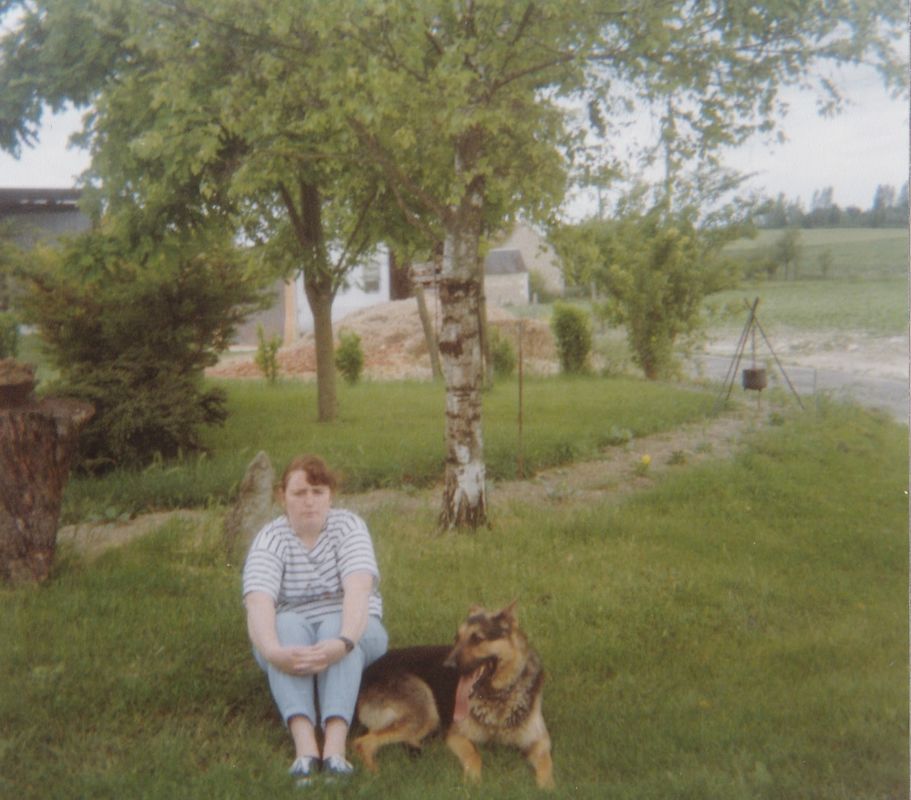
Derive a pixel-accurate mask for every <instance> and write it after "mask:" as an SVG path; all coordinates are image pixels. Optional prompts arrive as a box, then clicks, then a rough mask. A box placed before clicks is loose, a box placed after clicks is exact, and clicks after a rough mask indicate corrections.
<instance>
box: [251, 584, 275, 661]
mask: <svg viewBox="0 0 911 800" xmlns="http://www.w3.org/2000/svg"><path fill="white" fill-rule="evenodd" d="M244 605H246V607H247V633H248V635H249V636H250V641H251V642H252V643H253V646H254V647H255V648H256V649H257V651H258V652H259V654H260V655H261V656H262V657H263V658H264V659H266V661H272V657H273V656H274V655H275V652H276V651H277V650H278V649H279V648H280V647H281V643H280V642H279V641H278V633H277V632H276V630H275V601H274V600H273V599H272V598H271V597H270V596H269V595H267V594H266V593H265V592H250V593H249V594H247V595H246V596H245V597H244Z"/></svg>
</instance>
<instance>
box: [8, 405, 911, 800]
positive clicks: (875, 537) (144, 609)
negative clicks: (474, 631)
mask: <svg viewBox="0 0 911 800" xmlns="http://www.w3.org/2000/svg"><path fill="white" fill-rule="evenodd" d="M907 463H908V453H907V432H906V430H905V429H904V428H903V427H900V426H897V425H895V424H893V423H891V422H890V421H888V420H887V419H885V418H884V417H879V416H875V415H869V414H865V413H862V412H860V411H857V410H854V409H851V408H844V407H840V406H831V407H829V406H823V407H822V413H820V414H818V415H815V414H806V415H801V416H799V417H797V418H794V419H789V420H787V421H786V422H785V423H784V424H783V425H781V426H777V427H774V428H771V429H769V431H768V432H766V433H764V434H762V435H761V437H757V438H756V439H754V441H753V443H752V445H751V446H750V447H749V448H748V449H747V450H746V452H745V453H744V454H743V455H742V456H741V457H740V458H738V459H736V460H735V461H733V462H722V461H719V462H709V463H707V464H706V465H704V466H699V467H683V468H680V469H675V470H673V471H671V472H670V473H668V475H667V477H666V478H665V479H664V480H663V481H661V482H659V483H658V484H657V485H656V486H655V488H653V489H652V490H649V491H646V492H643V493H640V494H638V495H635V496H634V497H633V498H632V499H630V500H629V501H628V502H625V503H622V504H616V503H605V504H603V505H593V506H590V507H578V508H570V509H567V508H566V507H565V506H549V505H547V504H543V505H537V506H529V505H519V504H515V505H512V506H508V507H503V508H501V511H500V513H499V514H498V515H497V518H496V519H495V520H494V527H493V528H492V529H491V530H485V531H480V532H478V533H477V534H476V535H472V536H467V535H464V536H438V535H436V534H435V533H434V522H435V519H434V516H435V513H434V512H435V509H428V510H427V511H426V512H420V511H419V512H417V513H414V512H408V513H403V509H401V508H399V507H398V506H397V505H396V504H395V503H394V502H390V504H389V505H387V506H385V507H383V508H380V509H378V510H377V511H376V512H375V513H373V514H371V516H370V517H369V519H368V521H369V523H370V526H371V529H372V531H373V534H374V539H375V542H376V546H377V551H378V555H379V558H380V563H381V569H382V572H383V582H382V589H383V593H384V599H385V602H386V621H387V626H388V628H389V630H390V634H391V637H392V641H393V643H394V644H396V645H405V644H411V643H417V642H424V641H444V642H445V641H448V640H450V639H451V636H452V634H453V632H454V629H455V627H456V625H457V623H458V622H459V620H460V618H461V617H462V615H463V614H464V613H465V611H466V610H467V608H468V606H469V604H471V603H474V602H481V603H484V604H487V605H490V606H496V605H498V604H501V603H505V602H507V601H509V600H511V599H512V598H514V597H516V598H518V600H519V615H520V619H521V620H522V621H523V624H524V625H525V627H526V629H527V630H528V632H529V634H530V636H531V638H532V640H533V642H534V643H535V644H536V646H537V647H538V649H539V650H540V651H541V653H542V657H543V660H544V663H545V666H546V668H547V675H548V677H547V681H546V684H545V692H546V694H545V709H544V710H545V716H546V718H547V720H548V724H549V727H550V730H551V734H552V737H553V740H554V743H555V766H556V778H557V782H558V791H557V793H556V796H557V797H567V798H569V797H572V798H599V799H600V798H603V797H611V798H617V799H618V800H622V799H623V798H630V799H631V800H632V799H633V798H635V800H647V799H648V798H661V799H662V800H663V799H664V798H694V799H696V800H712V798H718V800H738V799H739V798H743V800H756V799H757V798H770V799H773V798H774V800H781V799H782V798H783V799H784V800H788V799H789V798H794V799H795V800H797V799H798V798H799V799H800V800H835V799H838V798H842V799H843V800H848V799H849V798H850V800H864V799H865V798H869V799H870V800H873V798H877V799H880V800H885V798H900V797H905V796H906V795H907V786H908V778H909V776H908V759H907V753H908V715H907V708H908V683H907V655H908V629H907V564H908V540H907V530H908V500H907V495H906V491H905V490H906V489H907V472H906V466H907ZM219 520H220V516H219V515H218V514H215V513H213V515H212V518H211V520H210V522H209V524H208V525H206V526H204V527H203V529H202V533H198V532H194V531H193V530H191V529H189V528H186V527H181V525H178V524H176V523H172V524H170V525H169V526H167V527H165V528H164V529H162V530H161V531H160V532H158V533H157V534H153V535H151V536H149V537H147V538H145V539H143V540H141V541H138V542H135V543H133V544H131V545H129V546H127V547H125V548H124V549H122V550H120V551H116V552H110V553H108V554H107V555H105V556H103V557H102V558H101V559H100V560H98V561H96V562H94V563H91V564H89V563H86V562H84V561H82V560H81V559H80V558H79V557H77V556H76V555H75V554H74V553H73V552H72V551H67V552H64V553H63V554H62V556H61V558H60V559H58V563H57V565H56V568H55V572H54V576H53V579H52V581H51V582H50V583H48V584H47V585H45V586H44V587H42V588H41V589H39V590H15V591H14V590H9V589H7V590H0V607H2V609H3V610H2V612H0V641H2V642H3V643H4V646H3V647H2V648H0V674H3V675H4V676H5V680H4V681H3V682H2V683H0V796H4V797H16V798H24V799H26V800H27V799H28V798H35V799H36V800H38V799H39V798H40V800H45V799H46V798H72V797H87V798H88V797H91V798H118V799H119V798H124V797H143V798H167V799H168V800H171V799H172V798H178V797H186V798H196V797H199V798H209V797H218V798H245V799H246V798H249V799H250V800H255V798H269V800H275V799H276V798H283V797H289V798H290V797H300V796H302V795H301V793H300V791H295V790H294V788H293V787H292V785H291V782H290V780H289V779H288V777H287V775H286V774H285V770H286V769H287V766H288V764H289V763H290V761H291V748H290V741H289V739H288V737H287V735H286V733H285V732H284V730H283V729H282V727H281V725H280V723H279V722H278V720H277V719H276V717H275V714H274V711H273V709H272V706H271V700H270V698H269V696H268V690H267V688H266V685H265V682H264V679H263V677H262V675H261V674H260V673H259V671H258V669H257V668H256V666H255V665H254V663H253V661H252V658H251V657H250V654H249V646H248V643H247V640H246V634H245V628H244V622H243V614H242V608H241V605H240V602H239V581H238V575H237V573H236V570H235V569H231V568H228V567H226V566H225V565H224V563H223V560H222V559H221V558H220V557H219V548H218V536H219ZM380 762H381V765H382V767H383V771H382V773H381V774H380V776H379V777H378V778H371V777H368V776H366V775H365V774H359V775H358V776H357V777H356V778H355V779H353V780H352V782H351V783H350V784H345V785H336V786H332V787H320V786H318V787H315V788H313V789H311V790H309V791H308V792H307V796H312V797H333V798H335V797H337V798H360V797H395V798H403V799H405V800H407V799H408V798H414V799H415V800H418V799H420V800H423V799H424V798H428V797H430V798H473V797H478V798H481V797H483V798H494V799H495V800H498V799H499V798H524V797H533V796H538V794H537V792H536V791H535V790H534V786H533V780H532V776H531V775H530V773H529V772H528V770H527V768H526V766H525V765H524V763H523V761H522V759H521V757H520V756H519V755H518V754H517V753H514V752H512V751H509V750H502V749H489V748H488V749H486V750H485V752H484V765H485V775H484V783H483V786H482V787H481V788H480V789H470V788H466V787H463V785H462V784H461V781H460V778H459V770H458V766H457V762H456V760H455V758H454V757H453V756H452V755H451V754H450V753H449V752H448V751H447V750H446V748H445V746H444V745H443V744H442V743H441V742H440V741H438V740H436V741H432V742H430V743H429V744H428V746H427V748H426V749H425V752H424V754H423V755H422V756H421V757H420V758H417V759H411V758H409V757H408V756H407V755H406V754H405V753H404V752H403V751H401V750H398V749H394V748H390V749H389V750H386V751H383V752H382V753H381V755H380Z"/></svg>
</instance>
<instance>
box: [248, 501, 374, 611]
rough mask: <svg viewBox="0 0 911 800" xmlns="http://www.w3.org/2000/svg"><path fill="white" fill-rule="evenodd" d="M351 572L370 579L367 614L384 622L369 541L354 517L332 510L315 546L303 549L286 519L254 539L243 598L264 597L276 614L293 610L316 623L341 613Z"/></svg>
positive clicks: (268, 527)
mask: <svg viewBox="0 0 911 800" xmlns="http://www.w3.org/2000/svg"><path fill="white" fill-rule="evenodd" d="M354 572H369V573H370V574H371V575H373V576H374V584H373V592H372V593H371V594H370V599H369V605H368V612H369V613H370V615H371V616H375V617H382V615H383V601H382V598H381V597H380V594H379V592H378V591H377V588H376V587H377V584H378V583H379V579H380V572H379V568H378V567H377V564H376V555H375V554H374V552H373V541H372V540H371V539H370V532H369V531H368V530H367V525H366V523H365V522H364V521H363V520H362V519H361V518H360V517H359V516H357V514H353V513H352V512H350V511H344V510H342V509H335V508H333V509H330V511H329V516H328V517H327V519H326V525H325V526H324V527H323V530H322V532H321V533H320V535H319V538H318V539H317V541H316V544H315V545H314V546H313V548H312V549H309V550H308V549H307V547H306V546H305V545H304V543H303V542H302V541H301V540H300V539H299V538H298V537H297V535H296V534H295V533H294V530H293V529H292V527H291V525H290V523H289V522H288V518H287V517H286V516H281V517H279V518H278V519H275V520H273V521H272V522H270V523H268V524H267V525H266V526H265V527H263V529H262V530H261V531H260V532H259V533H258V534H256V537H255V538H254V539H253V543H252V544H251V545H250V551H249V553H248V554H247V561H246V563H245V564H244V574H243V587H244V589H243V590H244V595H247V594H249V593H250V592H265V593H266V594H268V595H269V596H270V597H271V598H272V599H273V601H274V602H275V608H276V611H289V610H295V611H300V612H302V613H305V614H306V615H307V616H308V617H311V618H316V617H320V616H324V615H326V614H332V613H336V612H340V611H341V610H342V596H343V590H342V581H343V580H344V579H345V578H346V577H348V575H351V574H352V573H354Z"/></svg>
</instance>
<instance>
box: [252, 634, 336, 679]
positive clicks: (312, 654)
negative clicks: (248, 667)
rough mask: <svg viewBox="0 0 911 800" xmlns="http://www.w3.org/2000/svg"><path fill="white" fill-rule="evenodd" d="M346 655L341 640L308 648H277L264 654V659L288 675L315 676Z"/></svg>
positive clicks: (333, 640) (329, 640)
mask: <svg viewBox="0 0 911 800" xmlns="http://www.w3.org/2000/svg"><path fill="white" fill-rule="evenodd" d="M347 654H348V650H347V648H346V647H345V643H344V642H343V641H342V640H341V639H327V640H326V641H324V642H319V643H317V644H315V645H311V646H309V647H282V646H278V647H275V648H272V649H270V651H269V652H268V653H265V654H264V656H265V659H266V661H268V662H269V663H270V664H272V666H274V667H275V668H276V669H280V670H281V671H282V672H287V673H288V674H289V675H317V674H319V673H320V672H322V671H323V670H325V669H327V668H329V667H331V666H332V665H333V664H335V663H336V662H338V661H341V660H342V659H343V658H344V657H345V656H346V655H347Z"/></svg>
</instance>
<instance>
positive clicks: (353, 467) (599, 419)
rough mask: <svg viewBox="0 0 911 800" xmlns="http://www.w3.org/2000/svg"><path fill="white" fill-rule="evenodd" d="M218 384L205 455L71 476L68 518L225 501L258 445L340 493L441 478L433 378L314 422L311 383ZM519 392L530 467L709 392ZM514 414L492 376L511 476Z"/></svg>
mask: <svg viewBox="0 0 911 800" xmlns="http://www.w3.org/2000/svg"><path fill="white" fill-rule="evenodd" d="M223 385H224V388H225V389H226V391H227V392H228V410H229V417H228V421H227V423H226V425H225V426H224V427H223V428H219V429H215V430H211V431H209V432H208V435H207V444H208V446H209V448H210V450H211V456H201V457H194V458H188V459H185V460H184V461H182V462H165V463H159V464H155V465H153V466H151V467H149V468H147V469H145V470H142V471H128V470H119V471H116V472H113V473H111V474H109V475H107V476H105V477H103V478H101V479H89V478H84V477H82V478H80V477H78V476H75V477H72V478H71V480H70V482H69V484H68V486H67V489H66V493H65V496H64V509H63V519H64V521H65V522H73V521H79V520H84V519H87V518H90V517H92V516H96V517H97V516H100V517H102V518H104V517H109V518H113V517H117V516H119V515H121V514H124V513H127V514H130V513H136V512H139V511H143V510H148V509H155V508H186V507H205V506H208V505H218V504H221V503H224V502H226V501H229V500H230V499H231V497H232V493H233V492H234V491H235V490H236V488H237V485H238V484H239V482H240V480H241V478H242V477H243V475H244V471H245V470H246V467H247V464H249V462H250V461H251V460H252V458H253V456H254V455H256V453H257V452H258V451H259V450H264V451H265V452H266V453H268V455H269V456H270V458H271V459H272V463H273V464H274V465H275V467H276V470H279V471H280V470H281V469H282V468H283V467H284V464H285V463H286V462H287V461H289V460H290V458H291V457H292V456H293V455H295V454H297V453H301V452H316V453H320V454H321V455H323V456H324V457H325V458H326V459H327V460H328V461H329V462H330V463H331V464H333V465H334V466H335V467H337V468H338V469H340V470H341V471H342V473H343V474H344V476H345V488H346V490H348V491H360V490H363V489H368V488H373V487H382V486H408V485H411V486H427V485H430V484H432V483H434V482H435V481H438V480H440V479H441V477H442V474H443V462H444V457H445V446H444V430H443V425H444V415H443V411H444V404H445V396H444V390H443V387H442V386H441V385H439V384H433V383H429V382H428V383H419V382H414V383H409V382H402V383H373V382H364V383H361V384H358V385H356V386H354V387H348V386H340V413H339V417H338V420H337V421H335V422H333V423H331V424H319V423H317V422H315V421H314V416H315V411H314V410H315V408H316V387H315V385H314V384H313V383H301V382H286V383H282V384H280V385H278V386H274V387H270V386H268V385H266V383H265V382H264V381H234V382H225V383H224V384H223ZM524 396H525V409H524V430H523V447H524V452H525V463H526V466H527V468H528V469H530V470H536V469H539V468H541V467H545V466H553V465H556V464H560V463H564V462H567V461H571V460H572V459H574V458H579V457H583V456H587V455H593V454H594V453H596V452H597V450H598V449H599V448H600V447H602V446H603V445H604V444H606V443H607V442H608V441H609V440H610V437H611V433H612V431H614V430H616V429H624V430H628V431H630V432H631V433H632V434H634V435H637V436H642V435H646V434H649V433H654V432H656V431H660V430H668V429H671V428H674V427H676V426H677V425H679V424H681V423H683V422H686V421H689V420H693V419H698V418H702V417H704V416H705V415H706V414H708V413H709V411H710V410H711V407H712V403H713V400H714V398H713V396H712V395H711V394H710V393H708V392H699V391H690V390H687V389H684V388H673V387H669V386H666V385H662V384H652V383H647V382H645V381H640V380H634V379H622V380H621V379H617V380H605V379H598V378H579V379H568V378H553V379H534V380H528V381H527V382H526V386H525V392H524ZM517 415H518V391H517V383H516V381H514V380H513V381H509V382H502V383H498V384H497V385H496V387H495V388H494V389H493V390H492V391H491V392H489V393H487V394H485V396H484V421H483V426H484V441H485V457H486V462H487V469H488V474H489V476H490V478H491V479H502V478H509V477H513V476H514V475H515V472H516V454H517V437H518V426H517Z"/></svg>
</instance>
